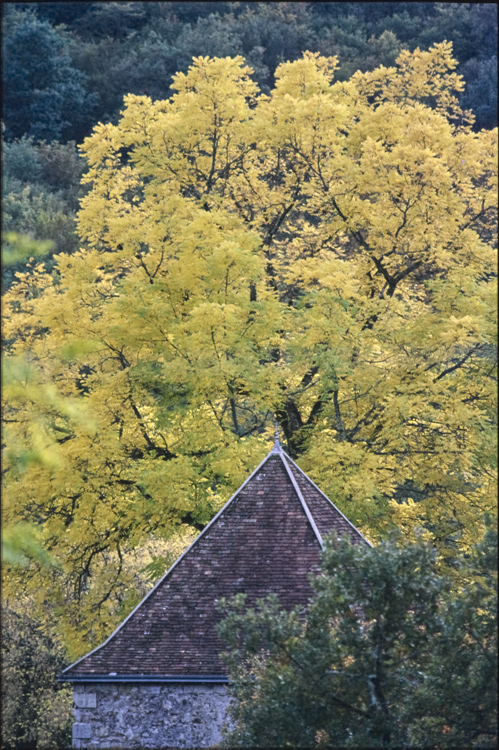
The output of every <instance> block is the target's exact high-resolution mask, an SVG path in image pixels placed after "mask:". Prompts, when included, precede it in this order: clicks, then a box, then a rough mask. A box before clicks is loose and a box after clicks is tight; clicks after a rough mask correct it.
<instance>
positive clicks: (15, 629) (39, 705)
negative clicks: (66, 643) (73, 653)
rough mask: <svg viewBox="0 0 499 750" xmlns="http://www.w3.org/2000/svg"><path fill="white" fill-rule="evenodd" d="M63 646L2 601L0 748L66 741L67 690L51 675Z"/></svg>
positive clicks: (45, 748)
mask: <svg viewBox="0 0 499 750" xmlns="http://www.w3.org/2000/svg"><path fill="white" fill-rule="evenodd" d="M65 663H66V658H65V654H64V652H63V650H62V649H61V647H60V646H59V644H58V643H56V642H55V641H54V640H53V639H52V638H51V637H50V636H48V635H46V634H45V633H44V632H43V629H42V627H41V626H40V624H39V623H37V622H35V621H34V620H33V619H32V618H31V617H29V615H27V614H20V613H19V612H15V611H14V610H12V609H10V608H9V606H8V604H7V603H4V604H3V606H2V748H4V750H21V748H22V750H35V749H36V750H49V748H54V750H56V749H57V750H63V749H64V748H69V747H71V724H72V720H73V717H72V698H71V690H70V688H68V687H67V686H62V685H61V684H59V683H58V682H57V680H56V675H57V673H58V672H60V671H61V669H63V668H64V666H65Z"/></svg>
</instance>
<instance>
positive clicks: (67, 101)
mask: <svg viewBox="0 0 499 750" xmlns="http://www.w3.org/2000/svg"><path fill="white" fill-rule="evenodd" d="M17 21H18V22H16V23H12V22H11V28H10V33H8V34H6V36H5V39H4V44H3V50H2V53H3V76H4V81H5V83H6V84H7V85H4V92H3V121H4V125H5V134H4V135H5V138H6V139H7V140H11V139H14V138H19V137H21V136H23V135H25V134H27V135H31V136H33V137H34V138H35V139H36V140H43V139H48V140H53V139H62V138H65V137H68V135H69V136H71V129H73V131H74V132H77V133H78V135H79V132H80V131H79V129H78V127H77V123H78V121H79V120H81V119H83V120H85V119H87V115H88V112H89V109H91V107H92V105H93V103H94V101H95V95H93V96H91V95H88V94H87V92H86V90H85V76H84V75H83V73H82V72H81V71H79V70H76V69H75V68H74V67H73V66H72V64H71V59H70V58H69V56H68V55H67V53H66V51H65V49H64V42H63V39H62V38H61V37H60V35H59V34H58V32H57V31H56V30H55V29H53V28H52V26H51V25H50V24H49V23H47V22H45V21H39V20H37V19H36V18H35V17H34V16H33V15H32V14H30V13H25V14H20V15H19V16H18V19H17ZM89 124H90V121H89V120H88V119H87V125H89Z"/></svg>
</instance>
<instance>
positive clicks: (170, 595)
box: [60, 438, 369, 750]
mask: <svg viewBox="0 0 499 750" xmlns="http://www.w3.org/2000/svg"><path fill="white" fill-rule="evenodd" d="M334 529H336V530H337V532H338V533H339V534H340V535H343V534H346V535H348V536H349V537H350V538H351V540H352V542H354V543H360V544H369V542H367V540H366V539H365V538H364V537H363V536H362V535H361V533H360V532H359V531H358V530H357V529H356V528H355V527H354V526H353V525H352V524H351V523H350V522H349V521H348V519H347V518H345V516H344V515H343V514H342V513H341V512H340V511H339V510H338V509H337V508H336V507H335V506H334V505H333V503H331V502H330V500H328V498H327V497H326V496H325V495H324V494H323V493H322V492H321V491H320V490H319V489H318V487H316V485H315V484H314V483H313V482H312V481H311V480H310V479H309V478H308V477H307V476H306V475H305V474H304V473H303V471H301V469H300V468H299V467H298V466H297V465H296V464H295V463H294V461H292V459H291V458H290V457H289V456H288V455H287V454H286V453H285V452H284V451H283V450H282V449H281V447H280V445H279V441H278V439H277V438H276V443H275V446H274V448H273V450H272V451H271V452H270V453H269V454H268V455H267V456H266V457H265V458H264V459H263V461H262V462H261V464H260V465H259V466H258V467H257V468H256V469H255V470H254V471H253V473H252V474H251V475H250V476H249V477H248V479H247V480H246V481H245V482H244V483H243V484H242V485H241V487H240V488H239V489H238V490H237V492H236V493H235V494H234V495H233V496H232V497H231V499H230V500H229V501H228V502H227V503H226V504H225V505H224V507H223V508H222V510H221V511H220V512H219V513H218V514H217V515H216V516H215V517H214V518H213V520H212V521H211V523H210V524H209V525H208V526H206V528H205V529H204V530H203V531H202V532H201V533H200V534H199V536H198V537H197V538H196V540H195V541H194V542H193V544H191V546H190V547H189V548H188V549H187V550H186V551H185V552H184V554H183V555H182V556H181V557H180V558H179V559H178V560H177V562H176V563H175V564H174V565H173V566H172V567H171V568H170V570H169V571H168V572H167V573H166V574H165V575H164V576H163V578H161V580H160V581H159V582H158V583H157V584H156V585H155V586H154V588H153V589H152V590H151V591H150V592H149V593H148V594H147V596H146V597H144V599H143V600H142V602H141V603H140V604H139V605H138V606H137V607H136V608H135V609H134V610H133V612H132V613H131V614H130V615H129V616H128V617H127V618H126V619H125V620H124V621H123V622H122V624H121V625H120V626H119V627H118V628H117V629H116V630H115V631H114V633H113V634H112V635H111V636H110V637H109V638H108V639H107V640H106V641H105V642H104V643H103V644H102V645H100V646H98V647H97V648H95V649H94V650H93V651H91V652H90V653H89V654H87V655H86V656H84V657H83V658H81V659H80V660H79V661H77V662H75V663H74V664H72V665H71V666H69V667H68V668H67V669H66V670H65V671H64V672H63V673H62V675H61V678H60V679H63V680H69V681H71V682H72V684H73V695H74V704H75V709H74V713H75V719H76V721H75V723H74V725H73V746H74V747H75V748H88V750H90V749H94V748H95V749H97V748H110V747H113V748H132V747H133V748H139V747H144V748H162V747H182V748H196V747H210V746H211V745H214V744H215V743H217V742H219V741H220V739H221V734H220V730H221V727H222V725H223V723H224V721H225V720H226V709H227V706H228V704H229V696H228V693H227V682H228V678H227V668H226V666H225V664H224V662H223V661H222V659H221V658H220V652H221V651H223V650H224V648H225V646H224V644H223V643H222V642H221V641H220V640H219V638H218V637H217V634H216V631H215V625H216V623H217V622H218V621H219V619H220V617H221V615H220V613H219V612H218V610H217V606H216V603H217V600H218V599H220V598H222V597H226V598H230V597H232V596H234V595H235V594H237V593H240V592H244V593H245V594H246V595H247V603H248V605H249V606H252V605H254V603H255V601H256V600H257V599H259V598H261V597H265V596H267V595H268V594H270V593H275V594H277V595H278V597H279V599H280V602H281V604H282V605H283V607H285V608H292V607H294V606H295V605H297V604H300V605H306V603H307V601H308V599H309V597H310V595H311V589H310V583H309V580H308V576H309V573H310V572H311V571H314V570H317V569H318V566H319V563H320V551H321V548H322V537H323V536H324V535H326V534H329V533H330V532H331V531H333V530H334Z"/></svg>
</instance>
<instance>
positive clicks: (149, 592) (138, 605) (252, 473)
mask: <svg viewBox="0 0 499 750" xmlns="http://www.w3.org/2000/svg"><path fill="white" fill-rule="evenodd" d="M279 448H280V446H279ZM280 450H282V449H280ZM275 455H276V452H275V451H274V450H271V451H270V452H269V453H267V455H266V456H265V458H264V459H263V461H260V463H259V464H258V466H257V467H256V469H254V470H253V471H252V472H251V474H250V475H249V477H248V478H247V479H246V480H245V481H244V482H243V483H242V485H241V486H240V487H238V488H237V490H236V491H235V492H234V494H233V495H232V496H231V497H230V498H229V499H228V500H227V502H226V503H225V504H224V505H223V506H222V507H221V508H220V510H219V511H218V513H217V514H216V515H215V516H213V518H212V519H211V521H210V522H209V523H208V524H207V525H206V526H205V527H204V529H203V530H202V531H201V532H200V533H199V534H198V535H197V537H196V538H195V539H194V541H193V542H191V544H190V545H189V546H188V547H187V549H186V550H184V552H182V554H181V555H180V557H178V558H177V559H176V560H175V562H174V563H173V565H171V566H170V567H169V568H168V570H167V571H166V573H164V574H163V575H162V576H161V578H160V579H159V581H157V582H156V583H155V584H154V586H153V587H152V589H151V590H150V591H148V592H147V594H146V595H145V596H144V597H143V599H141V600H140V602H139V603H138V604H137V606H136V607H134V609H132V611H131V612H130V614H129V615H127V616H126V617H125V619H124V620H123V622H122V623H120V624H119V625H118V627H117V628H115V630H113V632H112V633H111V635H109V636H108V637H107V638H106V640H105V641H103V642H102V643H101V644H99V646H96V647H95V648H94V649H92V651H89V652H88V653H87V654H85V655H84V656H81V657H80V658H79V659H77V660H76V661H74V662H73V663H72V664H70V665H69V667H66V668H65V669H63V670H62V672H61V674H64V673H65V672H67V671H68V670H69V669H72V668H73V667H76V665H77V664H79V663H80V662H81V661H83V660H84V659H86V658H87V657H88V656H91V654H95V652H96V651H99V650H100V649H101V648H103V647H104V646H105V645H106V644H107V643H109V641H110V640H111V639H112V638H114V636H115V635H116V633H118V631H119V630H121V628H122V627H123V626H124V625H125V623H127V622H128V620H129V619H130V618H131V617H132V615H133V614H135V612H136V611H137V610H138V609H139V607H141V606H142V605H143V604H144V602H145V601H146V600H147V599H149V597H150V596H151V595H152V594H153V593H154V591H156V589H157V588H158V587H159V585H160V584H161V583H163V581H164V580H165V578H167V576H169V575H170V573H171V572H172V570H173V569H174V568H176V567H177V565H178V564H179V563H180V561H181V560H182V559H183V558H184V557H185V556H186V555H187V553H188V552H189V551H190V550H191V549H192V547H194V545H195V544H196V543H197V542H198V540H199V539H201V537H202V536H203V535H204V533H205V532H206V531H208V529H209V528H210V526H211V525H212V524H214V523H215V521H216V520H217V518H218V517H219V515H220V514H221V513H222V512H223V511H224V510H225V509H226V508H227V507H228V506H229V505H230V504H231V503H232V501H233V500H234V499H235V498H236V497H237V495H238V494H239V493H240V492H241V490H242V489H243V487H246V485H247V484H248V482H249V481H250V480H251V479H252V478H253V476H254V475H255V474H256V473H257V471H259V469H261V468H262V466H263V465H264V463H265V462H266V461H267V460H268V459H269V458H270V457H271V456H275Z"/></svg>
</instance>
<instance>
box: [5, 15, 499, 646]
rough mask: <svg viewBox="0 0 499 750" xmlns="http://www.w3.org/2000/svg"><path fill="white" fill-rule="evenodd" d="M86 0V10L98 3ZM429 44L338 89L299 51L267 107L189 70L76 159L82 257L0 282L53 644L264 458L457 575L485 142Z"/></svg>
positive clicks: (469, 456)
mask: <svg viewBox="0 0 499 750" xmlns="http://www.w3.org/2000/svg"><path fill="white" fill-rule="evenodd" d="M104 5H105V4H104ZM456 65H457V64H456V61H455V59H454V58H453V56H452V45H451V44H450V43H447V42H443V43H440V44H436V45H434V46H433V47H431V48H430V50H428V51H422V50H420V49H416V50H414V51H413V52H409V51H405V50H402V51H401V52H400V54H399V55H398V57H397V59H396V61H395V63H394V64H393V65H390V66H388V67H385V66H383V65H381V66H379V67H377V68H376V69H375V70H372V71H366V72H361V71H357V72H356V73H355V74H354V75H352V76H351V78H350V79H349V80H337V79H335V72H336V71H337V69H338V60H337V58H336V57H334V56H322V55H320V54H319V53H314V52H305V53H304V54H303V56H302V57H301V58H300V59H297V60H295V61H293V62H284V63H281V64H280V65H278V67H277V69H276V71H275V86H274V88H273V89H272V90H271V91H270V92H269V93H262V92H261V91H260V90H259V87H258V85H257V84H256V83H255V82H254V81H253V79H252V76H251V73H252V71H251V69H250V68H249V67H248V65H247V64H246V62H245V60H244V59H243V58H242V57H241V56H235V57H231V56H227V57H208V56H201V57H196V58H195V59H194V61H193V62H192V65H191V66H190V68H189V69H188V71H187V72H186V73H182V72H179V73H178V74H177V75H175V76H174V78H173V83H172V89H173V92H174V93H173V96H172V97H171V98H170V99H169V100H158V101H153V100H152V99H151V98H150V97H148V96H143V95H140V96H139V95H135V94H130V95H128V96H127V97H126V98H125V105H124V109H123V110H122V113H121V115H120V118H119V120H118V121H117V122H116V123H115V124H113V123H111V122H107V123H99V124H98V125H97V126H96V127H95V128H94V131H93V133H92V134H91V135H90V136H89V137H88V138H86V139H85V141H84V143H83V145H82V148H81V151H82V154H83V156H84V157H85V159H86V162H87V164H88V171H87V172H86V173H85V175H84V177H83V182H84V184H85V185H86V186H87V192H86V194H85V195H84V196H83V197H82V199H81V207H80V210H79V212H78V235H79V238H80V246H79V249H78V250H76V251H74V252H72V253H60V254H59V255H57V256H55V257H54V265H53V268H52V269H49V270H47V269H45V268H44V265H43V263H40V262H36V261H33V262H32V263H31V264H30V265H28V267H27V268H26V269H25V270H23V271H22V272H19V273H18V274H17V278H16V281H15V283H13V284H12V286H11V287H10V289H9V290H8V291H7V292H6V293H5V295H4V337H5V351H6V354H5V360H4V362H5V368H6V372H7V376H8V379H7V383H6V386H5V387H4V401H5V406H4V419H5V427H4V440H5V443H6V444H7V445H8V450H7V452H6V457H5V459H4V467H5V468H4V519H5V521H6V522H7V523H8V524H15V523H18V522H34V523H36V524H38V525H39V526H40V528H41V529H42V536H43V543H44V546H45V548H46V549H47V550H48V551H49V552H50V554H51V555H52V556H53V557H54V558H55V559H56V560H57V561H58V566H55V567H52V568H43V567H42V566H40V565H38V564H37V562H36V560H34V561H32V563H31V564H30V565H29V566H28V567H26V568H22V569H12V570H9V571H8V572H7V573H6V583H5V586H6V591H7V592H11V593H13V592H15V591H16V590H18V589H19V586H22V587H23V588H24V589H25V590H27V591H29V592H30V593H31V594H32V596H33V597H34V599H35V600H38V604H39V606H40V607H42V608H43V603H44V602H45V601H47V600H49V601H51V602H52V603H55V606H56V608H57V615H58V617H59V627H60V630H61V633H63V634H64V639H65V641H66V643H67V644H68V645H69V647H70V652H71V655H72V656H79V655H81V654H82V653H84V652H85V651H87V650H88V648H89V646H90V645H93V646H94V645H97V643H99V642H101V641H102V638H103V636H104V635H107V634H109V632H110V631H111V630H112V628H113V627H114V626H115V625H116V624H117V623H118V621H119V620H120V619H122V617H123V615H124V614H125V613H126V612H128V611H129V609H130V607H131V606H132V605H133V604H134V603H135V599H134V595H133V590H132V588H133V587H132V585H131V584H132V582H133V581H134V575H135V572H136V571H134V570H132V569H131V567H130V565H129V563H128V561H129V560H130V555H132V553H133V550H138V549H140V548H141V545H144V544H145V543H146V541H147V540H149V539H150V538H151V537H157V538H168V537H169V536H170V535H171V534H172V533H173V532H174V531H175V530H176V529H179V528H183V527H186V528H187V529H190V530H191V531H192V530H194V529H201V528H202V527H203V526H204V525H205V524H206V523H207V522H208V521H209V519H210V518H211V517H212V515H213V513H214V512H215V511H216V510H217V509H218V508H220V507H221V505H222V504H223V503H224V502H225V501H226V500H227V499H228V497H229V496H230V494H231V493H232V491H234V489H235V488H237V486H238V485H239V484H240V483H241V482H242V481H243V480H244V479H245V478H246V476H247V474H248V473H249V471H250V470H252V469H253V468H254V466H255V465H256V464H257V463H258V461H259V460H260V459H261V458H262V457H263V456H264V455H265V453H266V452H267V451H268V449H269V446H270V442H269V441H270V438H271V435H272V433H273V428H274V425H273V420H274V415H276V416H277V420H278V422H279V425H280V429H281V432H282V435H283V441H284V442H285V444H286V447H287V448H288V450H289V452H290V453H291V455H292V456H294V457H295V458H296V459H297V460H298V461H299V463H300V466H301V467H302V468H303V469H304V470H305V471H306V472H307V473H308V474H309V475H310V476H311V477H312V478H313V479H314V481H316V482H317V483H318V484H319V486H320V487H321V488H322V489H323V490H324V491H325V492H326V494H328V495H329V496H330V497H331V498H332V499H333V500H334V502H335V503H336V504H337V505H338V507H339V508H340V509H341V510H342V511H343V512H344V513H345V515H346V516H347V517H348V518H349V519H350V520H351V521H352V522H353V523H354V524H356V525H357V526H358V527H359V528H360V530H361V531H362V532H363V533H364V534H366V535H368V536H369V538H370V539H371V540H372V541H377V540H378V539H380V538H382V537H383V536H384V535H386V533H387V532H388V530H389V529H390V528H392V527H394V526H396V527H398V528H400V529H401V530H402V533H403V534H404V535H405V536H406V537H407V538H409V539H410V538H413V536H414V534H415V533H416V530H417V529H418V528H420V529H423V530H424V533H425V534H426V535H427V537H428V538H429V539H431V540H432V542H433V544H434V545H435V546H436V548H437V550H438V554H439V557H440V561H441V564H443V565H447V566H448V567H449V568H450V569H452V564H453V559H454V556H455V555H456V554H457V552H458V551H460V550H464V551H465V550H466V549H468V548H469V547H470V546H471V545H472V544H474V543H475V542H476V540H477V539H479V538H480V537H481V535H482V534H483V532H484V529H485V525H484V514H486V513H487V512H493V509H494V507H495V492H496V468H495V466H496V451H495V434H496V387H495V382H496V381H495V377H496V375H495V371H496V347H495V329H496V292H497V290H496V278H497V265H496V264H497V259H496V250H495V239H496V232H495V225H496V213H497V133H496V132H495V131H488V130H481V131H479V132H474V130H473V128H472V122H473V119H472V117H470V116H469V115H468V114H467V113H465V112H463V110H462V107H461V106H460V104H459V94H460V92H461V91H462V89H463V83H462V80H461V78H460V76H459V75H458V74H457V72H456Z"/></svg>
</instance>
